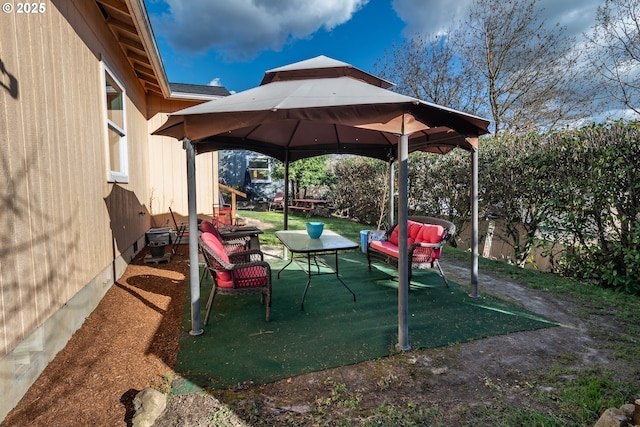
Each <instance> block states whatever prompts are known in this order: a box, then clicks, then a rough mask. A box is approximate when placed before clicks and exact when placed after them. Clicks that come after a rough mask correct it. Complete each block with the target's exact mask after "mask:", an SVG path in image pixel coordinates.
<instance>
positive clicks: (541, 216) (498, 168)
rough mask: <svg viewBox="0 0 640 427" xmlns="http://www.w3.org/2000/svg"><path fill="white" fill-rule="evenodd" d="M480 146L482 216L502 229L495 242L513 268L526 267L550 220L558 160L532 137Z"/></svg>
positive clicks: (532, 134)
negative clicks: (507, 252)
mask: <svg viewBox="0 0 640 427" xmlns="http://www.w3.org/2000/svg"><path fill="white" fill-rule="evenodd" d="M485 142H486V143H485V144H483V145H481V147H480V153H479V160H480V171H481V172H480V210H481V213H482V216H489V215H495V216H497V217H498V218H499V219H500V220H501V221H502V223H503V226H504V229H505V235H504V236H502V235H498V234H496V238H498V239H500V240H502V241H504V242H505V243H507V244H508V245H510V246H511V247H512V248H513V250H514V253H515V260H514V262H515V264H517V265H518V266H521V267H524V266H525V264H526V262H527V260H528V259H529V257H530V255H531V252H532V249H533V248H534V247H535V245H536V237H537V234H538V232H539V230H540V227H541V225H542V224H544V222H545V221H546V220H548V218H549V216H550V213H551V212H552V211H553V208H554V207H555V205H554V204H553V203H552V200H553V197H552V190H553V189H554V188H555V185H554V183H555V182H557V181H559V180H561V179H562V171H563V169H562V168H560V167H559V164H561V163H562V159H561V158H559V157H558V156H556V155H555V154H554V152H553V150H554V146H553V145H551V144H548V143H547V141H546V138H544V137H543V136H541V135H539V134H538V133H535V132H528V133H526V134H524V133H522V134H519V135H517V136H515V135H513V134H504V135H500V136H497V137H495V138H493V139H491V140H488V141H485Z"/></svg>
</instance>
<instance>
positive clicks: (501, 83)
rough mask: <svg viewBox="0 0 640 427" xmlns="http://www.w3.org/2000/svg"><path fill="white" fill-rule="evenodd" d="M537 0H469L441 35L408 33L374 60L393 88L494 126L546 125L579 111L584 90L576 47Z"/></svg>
mask: <svg viewBox="0 0 640 427" xmlns="http://www.w3.org/2000/svg"><path fill="white" fill-rule="evenodd" d="M537 5H538V0H474V3H473V4H472V6H471V9H470V14H469V17H468V18H467V20H466V22H464V24H463V25H461V26H460V27H459V28H457V29H456V28H454V29H452V30H449V31H448V33H447V34H446V35H443V36H442V35H441V36H434V35H430V36H429V35H419V34H416V35H414V36H413V37H412V38H411V39H410V40H408V41H405V42H404V43H401V44H399V45H394V46H393V49H392V51H391V52H385V55H384V57H383V58H382V59H380V60H379V61H378V63H377V64H376V71H378V72H379V73H380V74H381V75H382V76H383V77H384V78H386V79H387V80H391V81H395V82H398V87H397V90H398V91H399V92H402V93H404V94H407V95H411V96H416V97H420V98H422V99H424V100H426V101H431V102H435V103H438V104H442V105H445V106H447V107H451V108H455V109H459V110H463V111H467V112H470V113H473V114H476V115H481V116H484V117H489V118H491V119H492V125H493V128H494V130H495V131H496V133H500V132H503V131H510V132H512V133H517V132H519V131H527V130H531V129H549V128H553V127H554V126H555V125H557V124H558V123H560V122H563V121H571V120H573V119H576V118H582V117H584V115H585V109H586V107H587V105H588V103H587V101H588V100H589V99H591V97H590V96H589V95H588V94H587V93H586V92H587V91H586V89H585V87H590V86H589V85H581V86H579V87H578V86H577V85H576V83H575V82H577V81H582V80H581V79H578V78H577V75H578V73H579V68H578V66H577V60H578V53H577V51H576V50H575V49H574V48H573V47H574V40H573V39H571V38H569V37H567V36H566V30H565V28H563V27H560V26H559V25H555V26H553V27H548V26H547V24H546V23H544V22H543V21H542V19H541V17H540V13H541V9H540V8H538V6H537Z"/></svg>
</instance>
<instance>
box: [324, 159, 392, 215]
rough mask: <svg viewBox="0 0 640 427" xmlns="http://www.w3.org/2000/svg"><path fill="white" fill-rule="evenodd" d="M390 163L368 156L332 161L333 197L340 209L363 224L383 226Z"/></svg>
mask: <svg viewBox="0 0 640 427" xmlns="http://www.w3.org/2000/svg"><path fill="white" fill-rule="evenodd" d="M387 168H388V163H386V162H383V161H382V160H377V159H370V158H367V157H351V156H350V157H343V158H340V159H338V160H337V161H336V162H335V163H334V164H333V172H334V174H335V177H336V180H335V183H334V185H333V186H332V192H331V198H332V200H333V202H334V204H335V205H336V208H337V209H338V211H340V212H343V213H348V215H349V217H351V218H353V219H355V220H357V221H358V222H360V223H364V224H377V225H376V226H377V228H380V227H381V224H382V222H383V219H384V217H385V216H386V214H387V205H388V203H387V201H388V198H389V196H388V194H389V186H388V181H389V180H388V179H387V176H388V169H387Z"/></svg>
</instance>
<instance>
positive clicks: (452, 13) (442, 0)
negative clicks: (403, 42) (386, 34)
mask: <svg viewBox="0 0 640 427" xmlns="http://www.w3.org/2000/svg"><path fill="white" fill-rule="evenodd" d="M471 3H472V0H455V1H451V0H427V1H424V0H393V9H394V10H395V11H396V13H397V14H398V16H399V17H400V19H402V20H403V21H404V22H406V24H407V27H406V28H405V34H406V35H408V36H409V37H410V36H411V35H413V34H415V33H428V34H442V33H444V32H445V31H447V30H449V29H450V28H451V27H452V26H454V25H455V24H456V23H458V22H462V21H464V19H465V18H466V17H467V14H468V10H469V6H470V5H471Z"/></svg>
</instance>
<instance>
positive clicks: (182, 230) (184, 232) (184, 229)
mask: <svg viewBox="0 0 640 427" xmlns="http://www.w3.org/2000/svg"><path fill="white" fill-rule="evenodd" d="M169 213H170V214H171V219H172V220H173V226H174V230H175V232H176V240H175V242H173V247H172V248H171V253H172V254H174V255H175V253H176V249H178V245H179V244H180V243H182V238H183V237H185V238H186V239H189V223H188V222H180V223H178V222H177V221H176V216H175V215H174V214H173V210H171V206H169Z"/></svg>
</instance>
